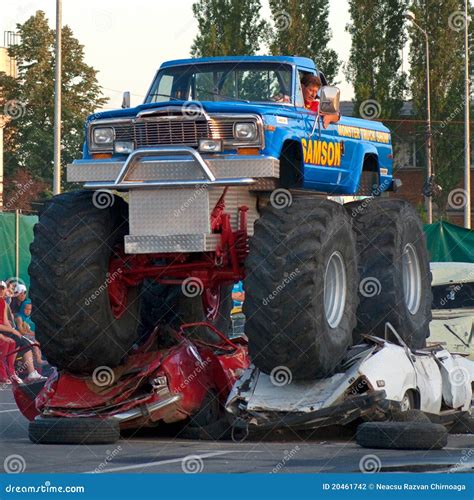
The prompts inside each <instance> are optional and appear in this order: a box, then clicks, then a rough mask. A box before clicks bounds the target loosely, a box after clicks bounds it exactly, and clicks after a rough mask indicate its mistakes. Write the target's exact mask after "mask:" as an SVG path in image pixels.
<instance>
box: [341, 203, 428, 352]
mask: <svg viewBox="0 0 474 500" xmlns="http://www.w3.org/2000/svg"><path fill="white" fill-rule="evenodd" d="M345 206H346V209H347V210H348V212H349V213H350V214H351V215H352V217H353V219H354V229H355V232H356V235H357V251H358V254H359V259H358V260H359V273H360V280H361V281H360V285H359V308H358V310H357V319H358V322H357V328H356V330H355V331H354V341H355V342H357V341H358V340H359V339H360V334H363V333H367V334H372V335H377V336H380V337H383V336H384V332H385V324H386V323H387V322H390V323H391V324H392V326H393V327H394V328H395V330H397V332H398V333H399V334H400V336H401V337H402V338H403V339H404V341H405V342H406V343H407V344H408V345H409V346H410V347H413V348H421V347H424V346H425V343H426V338H427V337H428V335H429V323H430V321H431V273H430V268H429V257H428V251H427V248H426V240H425V236H424V233H423V224H422V221H421V219H420V217H419V216H418V214H417V212H416V211H415V209H414V208H413V207H412V206H411V205H410V204H409V203H407V202H405V201H402V200H392V199H373V198H372V199H370V198H369V199H366V200H363V201H357V202H353V203H348V204H347V205H345Z"/></svg>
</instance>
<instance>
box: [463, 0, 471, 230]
mask: <svg viewBox="0 0 474 500" xmlns="http://www.w3.org/2000/svg"><path fill="white" fill-rule="evenodd" d="M468 4H469V0H465V2H464V16H465V19H464V49H465V52H464V54H465V55H464V67H465V79H466V81H465V97H466V102H465V106H464V190H465V192H466V204H465V206H464V227H465V228H467V229H471V143H470V140H471V137H470V136H471V133H470V125H469V120H470V109H469V108H470V106H471V82H470V78H469V22H470V19H469V12H468Z"/></svg>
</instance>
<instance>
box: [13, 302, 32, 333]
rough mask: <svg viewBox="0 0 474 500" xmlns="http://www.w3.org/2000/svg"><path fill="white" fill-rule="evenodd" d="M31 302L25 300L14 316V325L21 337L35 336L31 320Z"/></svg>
mask: <svg viewBox="0 0 474 500" xmlns="http://www.w3.org/2000/svg"><path fill="white" fill-rule="evenodd" d="M31 309H32V305H31V300H30V299H26V300H24V301H23V303H22V304H21V306H20V311H19V313H18V314H16V315H15V324H16V326H17V328H18V331H19V332H20V333H21V334H22V335H27V336H30V337H33V338H34V336H35V324H34V323H33V320H32V319H31Z"/></svg>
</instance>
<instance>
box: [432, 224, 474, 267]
mask: <svg viewBox="0 0 474 500" xmlns="http://www.w3.org/2000/svg"><path fill="white" fill-rule="evenodd" d="M425 235H426V240H427V244H428V250H429V252H430V255H431V262H473V263H474V231H472V230H471V229H464V228H463V227H460V226H455V225H454V224H450V223H449V222H435V223H434V224H426V225H425Z"/></svg>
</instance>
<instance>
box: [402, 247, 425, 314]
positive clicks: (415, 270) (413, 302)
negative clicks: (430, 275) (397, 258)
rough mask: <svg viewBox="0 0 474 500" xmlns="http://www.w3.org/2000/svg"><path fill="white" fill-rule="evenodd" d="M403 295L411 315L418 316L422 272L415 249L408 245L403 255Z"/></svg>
mask: <svg viewBox="0 0 474 500" xmlns="http://www.w3.org/2000/svg"><path fill="white" fill-rule="evenodd" d="M402 277H403V295H404V298H405V304H406V306H407V309H408V311H409V312H410V314H416V313H417V312H418V309H419V308H420V302H421V271H420V263H419V261H418V256H417V254H416V250H415V247H414V246H413V245H412V244H411V243H408V244H406V245H405V248H404V249H403V255H402Z"/></svg>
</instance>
